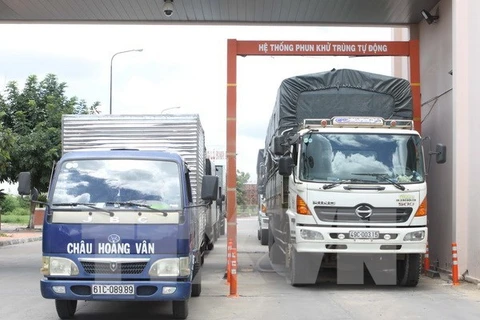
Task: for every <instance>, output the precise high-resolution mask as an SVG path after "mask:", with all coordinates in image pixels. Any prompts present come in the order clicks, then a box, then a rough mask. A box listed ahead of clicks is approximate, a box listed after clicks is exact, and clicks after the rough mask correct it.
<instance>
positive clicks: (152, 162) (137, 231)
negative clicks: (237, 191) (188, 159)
mask: <svg viewBox="0 0 480 320" xmlns="http://www.w3.org/2000/svg"><path fill="white" fill-rule="evenodd" d="M217 188H218V178H217V177H214V176H204V177H203V181H202V187H201V198H202V199H203V202H202V203H195V202H194V196H193V194H192V186H191V184H190V170H189V168H188V165H187V164H186V163H185V161H184V160H183V159H182V158H181V157H180V156H179V155H178V154H175V153H169V152H163V151H141V150H133V149H132V150H93V151H75V152H68V153H66V154H65V155H64V156H63V157H62V158H61V159H60V161H59V162H58V164H57V165H56V168H55V170H54V173H53V176H52V180H51V183H50V188H49V193H48V203H47V204H46V205H47V206H46V209H45V221H44V224H43V246H42V251H43V258H42V259H43V264H42V268H41V271H42V273H43V276H44V278H43V279H42V280H41V282H40V287H41V293H42V296H43V297H44V298H47V299H55V305H56V309H57V313H58V315H59V317H60V318H62V319H69V318H71V317H73V315H74V314H75V310H76V304H77V301H78V300H108V301H122V300H138V301H162V300H164V301H173V314H174V317H175V318H177V319H185V318H186V317H187V316H188V301H189V298H190V297H191V296H198V295H200V292H201V259H202V254H203V252H202V248H201V242H202V240H203V234H204V232H203V229H204V228H205V224H204V223H205V222H204V221H202V219H200V217H202V211H205V210H207V208H208V207H209V206H211V204H212V202H213V201H215V200H216V197H217V192H218V191H217ZM19 190H24V191H23V194H26V193H28V192H29V190H30V182H29V176H28V174H24V175H23V178H22V179H20V186H19ZM199 196H200V195H199Z"/></svg>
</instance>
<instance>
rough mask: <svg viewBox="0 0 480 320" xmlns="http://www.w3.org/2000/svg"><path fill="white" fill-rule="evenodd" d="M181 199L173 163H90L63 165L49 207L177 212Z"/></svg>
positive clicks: (175, 168)
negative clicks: (142, 207) (126, 205)
mask: <svg viewBox="0 0 480 320" xmlns="http://www.w3.org/2000/svg"><path fill="white" fill-rule="evenodd" d="M180 195H181V189H180V173H179V166H178V164H177V163H175V162H171V161H156V160H155V161H154V160H138V159H137V160H133V159H94V160H93V159H92V160H76V161H66V162H64V163H63V164H62V166H61V168H60V170H59V174H58V178H57V181H56V183H55V185H54V190H53V197H52V203H53V204H68V203H89V204H94V205H105V204H108V203H112V202H116V203H118V202H135V203H139V204H149V205H152V206H153V205H155V206H160V205H161V206H162V208H163V209H178V208H180V207H181V196H180Z"/></svg>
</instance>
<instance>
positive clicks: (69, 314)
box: [55, 300, 77, 319]
mask: <svg viewBox="0 0 480 320" xmlns="http://www.w3.org/2000/svg"><path fill="white" fill-rule="evenodd" d="M55 308H56V309H57V314H58V317H59V318H60V319H72V318H73V316H74V315H75V311H77V300H55Z"/></svg>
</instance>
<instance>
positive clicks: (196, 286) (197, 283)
mask: <svg viewBox="0 0 480 320" xmlns="http://www.w3.org/2000/svg"><path fill="white" fill-rule="evenodd" d="M201 293H202V273H201V271H200V265H199V264H198V263H195V265H194V266H193V280H192V297H199V296H200V294H201Z"/></svg>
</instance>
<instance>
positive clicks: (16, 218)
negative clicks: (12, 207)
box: [0, 214, 30, 225]
mask: <svg viewBox="0 0 480 320" xmlns="http://www.w3.org/2000/svg"><path fill="white" fill-rule="evenodd" d="M29 219H30V216H25V215H5V214H2V217H1V218H0V221H1V222H2V223H18V224H25V225H27V224H28V220H29Z"/></svg>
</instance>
